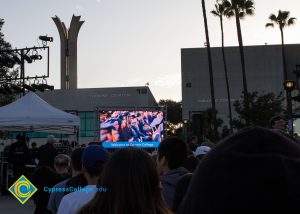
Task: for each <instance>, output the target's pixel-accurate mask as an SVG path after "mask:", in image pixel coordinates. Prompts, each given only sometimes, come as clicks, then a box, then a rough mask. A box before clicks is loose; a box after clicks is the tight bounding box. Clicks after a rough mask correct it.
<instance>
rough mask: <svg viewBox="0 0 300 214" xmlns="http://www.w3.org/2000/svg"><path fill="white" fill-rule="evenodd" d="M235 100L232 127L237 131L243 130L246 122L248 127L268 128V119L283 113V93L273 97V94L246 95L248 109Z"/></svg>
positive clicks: (255, 93)
mask: <svg viewBox="0 0 300 214" xmlns="http://www.w3.org/2000/svg"><path fill="white" fill-rule="evenodd" d="M243 96H244V95H242V97H241V98H242V99H240V100H237V101H236V102H235V103H234V104H233V105H234V109H235V111H236V113H237V114H238V117H237V118H234V119H233V126H234V127H235V128H237V129H241V128H245V127H247V125H246V122H245V121H246V120H248V122H249V125H250V126H262V127H269V122H270V119H271V118H272V117H273V116H275V115H280V114H282V113H283V106H282V103H283V100H284V98H283V93H280V94H279V95H277V96H276V95H275V94H274V93H262V94H258V92H256V91H255V92H252V93H249V94H248V98H249V108H248V109H246V108H245V107H244V105H243V102H242V101H241V100H243Z"/></svg>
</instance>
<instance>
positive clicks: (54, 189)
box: [13, 118, 300, 214]
mask: <svg viewBox="0 0 300 214" xmlns="http://www.w3.org/2000/svg"><path fill="white" fill-rule="evenodd" d="M279 120H280V119H279ZM271 124H272V125H271V126H272V128H269V129H268V128H259V127H253V128H245V129H243V130H240V131H238V132H236V133H234V134H232V135H230V136H228V137H226V138H224V139H222V140H221V141H220V142H218V143H217V144H216V145H215V146H209V145H210V144H207V143H203V144H197V146H196V147H194V146H191V145H190V143H189V144H188V143H186V142H185V141H184V140H182V139H181V138H179V137H175V136H171V137H166V138H165V139H163V140H162V142H161V143H160V144H159V147H158V149H157V151H154V152H149V151H146V150H145V149H139V148H136V147H127V148H122V149H117V150H114V151H113V152H111V151H108V150H106V149H105V148H103V147H102V146H101V145H100V144H97V143H95V142H93V143H91V144H90V145H88V146H86V147H85V148H80V147H79V148H76V149H74V150H73V152H72V153H71V155H70V157H69V156H68V155H64V154H58V155H57V154H55V152H53V153H52V152H51V153H50V152H49V156H50V154H51V160H50V159H46V158H45V160H44V161H42V162H41V164H40V165H39V166H38V167H37V169H36V170H35V172H34V173H33V176H32V177H31V181H32V183H33V184H34V185H35V186H36V187H37V188H38V191H37V192H36V193H35V195H34V197H33V200H34V201H35V204H36V208H35V213H36V214H44V213H45V214H47V213H49V214H50V213H52V214H53V213H58V214H90V213H94V214H98V213H99V214H102V213H106V214H117V213H118V214H119V213H122V214H172V213H173V214H175V213H177V214H194V213H205V214H213V213H224V214H232V213H271V212H281V213H290V214H293V213H299V210H300V204H299V203H298V201H299V200H300V182H299V179H300V158H299V157H300V145H299V144H298V143H297V142H296V141H295V140H294V139H293V138H292V137H291V136H289V135H288V134H286V133H285V132H283V131H282V130H280V127H282V123H281V122H278V118H277V119H276V120H275V119H274V121H271ZM275 124H276V125H275ZM280 124H281V125H280ZM51 142H52V140H51V138H49V139H48V143H47V144H46V145H45V146H44V148H43V149H45V148H46V147H47V151H51V150H52V147H51V145H52V144H51ZM16 145H18V146H19V144H16ZM15 147H17V146H15ZM48 147H49V148H48ZM13 148H14V147H13ZM43 149H42V150H41V151H43ZM18 151H19V150H18ZM24 151H25V150H24ZM45 151H46V149H45ZM25 153H26V152H24V153H23V155H24V157H25V156H26V155H25ZM37 156H38V153H37ZM38 157H39V156H38Z"/></svg>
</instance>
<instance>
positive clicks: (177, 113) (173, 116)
mask: <svg viewBox="0 0 300 214" xmlns="http://www.w3.org/2000/svg"><path fill="white" fill-rule="evenodd" d="M158 105H159V106H165V107H167V120H168V121H169V122H171V123H173V124H177V123H179V122H181V121H182V107H181V102H176V101H173V100H170V99H167V100H160V101H159V102H158Z"/></svg>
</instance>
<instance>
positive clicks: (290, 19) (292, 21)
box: [287, 17, 296, 26]
mask: <svg viewBox="0 0 300 214" xmlns="http://www.w3.org/2000/svg"><path fill="white" fill-rule="evenodd" d="M295 20H296V18H294V17H292V18H289V20H288V22H287V25H288V26H289V25H293V24H295Z"/></svg>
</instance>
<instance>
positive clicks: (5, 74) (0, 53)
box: [0, 19, 18, 106]
mask: <svg viewBox="0 0 300 214" xmlns="http://www.w3.org/2000/svg"><path fill="white" fill-rule="evenodd" d="M3 24H4V20H3V19H0V84H1V85H2V86H1V89H3V88H5V87H6V88H7V87H8V85H9V83H10V82H11V81H12V79H13V78H15V77H16V76H17V75H18V70H16V69H14V66H15V64H16V61H15V60H14V54H13V52H7V50H11V45H10V44H9V43H8V42H6V41H5V39H4V34H3V33H2V27H3ZM4 50H5V51H4ZM14 96H15V94H14V93H13V92H12V91H11V92H4V90H3V91H2V90H1V92H0V106H2V105H6V104H8V103H10V102H12V101H13V99H14Z"/></svg>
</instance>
